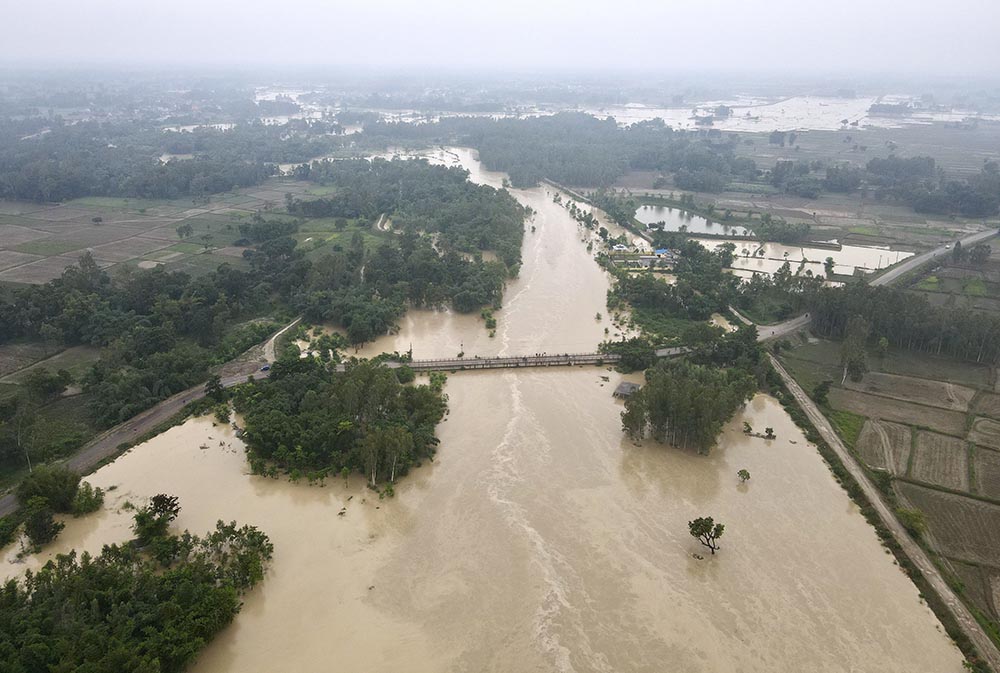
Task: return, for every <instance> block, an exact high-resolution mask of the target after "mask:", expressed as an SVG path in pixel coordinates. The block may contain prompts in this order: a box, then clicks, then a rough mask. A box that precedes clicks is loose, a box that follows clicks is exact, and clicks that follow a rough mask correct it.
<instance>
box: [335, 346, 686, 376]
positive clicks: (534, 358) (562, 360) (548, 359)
mask: <svg viewBox="0 0 1000 673" xmlns="http://www.w3.org/2000/svg"><path fill="white" fill-rule="evenodd" d="M682 352H684V349H683V348H661V349H659V350H657V351H656V356H657V357H661V358H665V357H672V356H674V355H679V354H680V353H682ZM619 360H621V356H620V355H618V354H617V353H554V354H549V353H536V354H535V355H496V356H492V357H480V356H478V355H476V356H473V357H468V358H466V357H462V358H438V359H432V360H411V361H410V362H396V361H388V362H386V363H385V366H386V367H389V368H390V369H398V368H399V367H402V366H403V365H406V366H407V367H409V368H410V369H412V370H413V371H415V372H456V371H471V370H476V369H520V368H523V367H573V366H576V365H580V366H584V365H591V366H597V367H600V366H603V365H607V364H614V363H616V362H618V361H619ZM343 370H344V365H338V366H337V371H343Z"/></svg>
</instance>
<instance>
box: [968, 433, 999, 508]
mask: <svg viewBox="0 0 1000 673" xmlns="http://www.w3.org/2000/svg"><path fill="white" fill-rule="evenodd" d="M972 456H973V459H972V472H973V474H974V475H975V488H976V493H977V494H979V495H981V496H983V497H984V498H991V499H993V500H997V501H1000V451H991V450H990V449H986V448H983V447H981V446H977V447H974V448H973V450H972Z"/></svg>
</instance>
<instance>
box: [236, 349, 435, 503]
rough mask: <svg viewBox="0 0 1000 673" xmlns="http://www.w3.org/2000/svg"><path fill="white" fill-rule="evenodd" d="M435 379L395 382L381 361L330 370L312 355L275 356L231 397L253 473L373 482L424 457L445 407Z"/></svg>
mask: <svg viewBox="0 0 1000 673" xmlns="http://www.w3.org/2000/svg"><path fill="white" fill-rule="evenodd" d="M442 385H443V381H442V380H441V378H440V377H436V378H432V380H431V384H430V385H418V386H407V385H402V384H401V383H400V380H399V379H398V378H397V376H396V374H394V373H393V371H392V370H391V369H388V368H387V367H384V366H381V365H378V364H375V363H372V362H367V361H361V362H351V363H349V364H348V366H347V369H346V371H344V372H336V371H333V370H332V366H331V365H329V364H327V363H324V362H322V361H321V360H319V359H318V358H302V359H299V358H294V359H289V360H281V361H279V362H276V363H275V364H274V366H273V368H272V370H271V377H270V379H269V380H267V381H259V382H254V383H248V384H247V385H246V386H243V387H241V388H240V389H239V391H238V392H237V393H236V396H235V404H236V409H237V411H239V412H240V413H242V414H243V418H244V424H245V430H244V433H243V436H244V439H245V441H246V442H247V445H248V447H249V449H250V450H249V456H250V464H251V466H252V468H253V470H254V471H255V472H258V473H269V474H274V473H275V472H276V468H280V469H282V470H285V471H287V472H288V473H289V474H290V475H291V476H292V477H293V478H297V477H299V476H301V475H305V476H308V477H309V478H310V479H314V478H322V477H325V476H332V475H337V474H340V473H341V472H342V470H343V469H345V468H346V469H347V470H349V471H352V472H363V473H364V474H365V476H366V478H367V480H368V482H369V484H370V485H371V486H373V487H375V486H377V485H378V484H379V482H380V481H383V480H384V481H388V482H389V483H390V484H391V483H392V482H393V481H395V479H396V476H397V475H400V474H405V473H406V471H407V470H408V469H409V468H410V467H412V466H414V465H417V464H419V463H420V461H421V460H424V459H426V458H430V457H431V456H433V454H434V450H435V447H436V445H437V443H438V440H437V438H436V437H435V436H434V431H435V427H436V426H437V423H438V422H439V421H440V420H441V418H443V416H444V413H445V410H446V399H445V397H444V395H443V394H442V392H441V387H442Z"/></svg>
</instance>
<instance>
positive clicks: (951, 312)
mask: <svg viewBox="0 0 1000 673" xmlns="http://www.w3.org/2000/svg"><path fill="white" fill-rule="evenodd" d="M810 306H811V314H812V318H813V322H812V324H813V330H814V331H815V332H816V333H817V334H819V335H820V336H824V337H829V338H834V339H842V338H845V336H846V335H847V334H848V332H849V329H850V327H851V325H852V323H856V318H858V317H860V318H861V319H863V321H864V324H865V325H866V330H865V331H866V336H865V341H878V340H880V339H882V338H884V339H886V340H887V341H888V343H889V344H890V345H892V346H894V347H896V348H901V349H904V350H913V351H918V352H921V353H930V354H933V355H945V356H948V357H952V358H956V359H959V360H967V361H970V362H984V363H996V362H1000V316H998V315H996V314H993V313H982V312H973V311H971V310H969V309H966V308H951V307H943V306H933V305H932V304H930V302H928V301H927V299H926V298H925V297H923V296H921V295H918V294H914V293H911V292H907V291H906V290H904V289H899V288H893V287H881V286H879V287H872V286H869V285H865V284H864V283H851V284H849V285H847V286H845V287H842V288H826V287H824V288H821V289H820V290H819V291H818V292H816V293H815V294H814V295H813V296H812V298H811V301H810Z"/></svg>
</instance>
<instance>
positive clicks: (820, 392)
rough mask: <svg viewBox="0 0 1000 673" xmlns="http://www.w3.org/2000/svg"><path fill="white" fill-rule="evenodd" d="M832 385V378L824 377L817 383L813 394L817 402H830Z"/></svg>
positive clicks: (822, 403) (822, 404)
mask: <svg viewBox="0 0 1000 673" xmlns="http://www.w3.org/2000/svg"><path fill="white" fill-rule="evenodd" d="M832 385H833V381H831V380H830V379H824V380H823V381H820V382H819V383H817V384H816V387H815V388H813V394H812V398H813V399H814V400H815V401H816V404H819V405H820V406H824V405H826V404H827V402H829V394H830V387H831V386H832Z"/></svg>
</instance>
